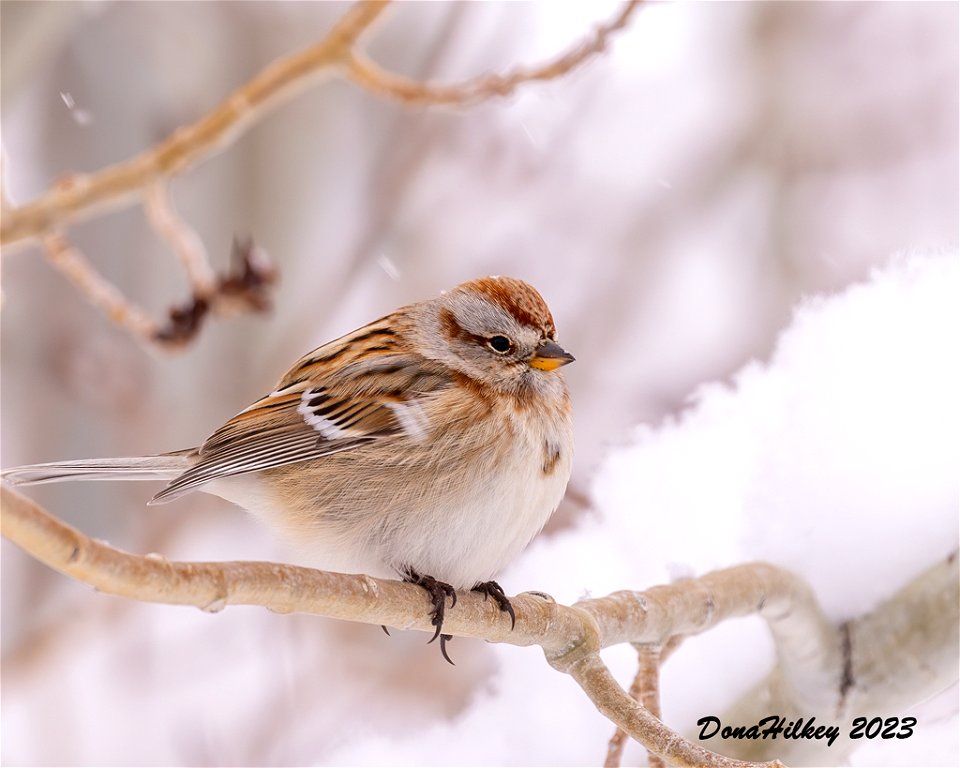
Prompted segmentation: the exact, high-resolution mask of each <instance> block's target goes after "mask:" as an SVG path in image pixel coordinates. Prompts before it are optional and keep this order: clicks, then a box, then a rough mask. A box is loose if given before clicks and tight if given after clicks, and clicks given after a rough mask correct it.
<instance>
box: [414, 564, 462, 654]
mask: <svg viewBox="0 0 960 768" xmlns="http://www.w3.org/2000/svg"><path fill="white" fill-rule="evenodd" d="M403 580H404V581H406V582H409V583H410V584H416V585H417V586H418V587H422V588H423V589H425V590H426V592H427V594H428V595H429V596H430V602H431V605H432V607H431V609H430V623H431V624H432V625H433V626H434V627H436V631H435V632H434V633H433V637H431V638H430V640H429V641H427V645H429V644H430V643H432V642H433V641H434V640H436V639H437V638H438V637H439V638H440V653H441V654H442V655H443V658H444V659H446V660H447V661H448V662H449V663H450V664H453V661H451V659H450V656H448V655H447V641H448V640H452V639H453V635H447V634H443V633H442V629H443V619H444V615H445V613H446V601H447V598H448V597H449V598H450V607H451V608H453V606H455V605H456V604H457V591H456V590H455V589H454V588H453V587H451V586H450V585H449V584H447V583H446V582H443V581H438V580H437V579H435V578H433V576H424V575H422V574H419V573H417V572H416V571H415V570H413V569H412V568H407V569H406V570H405V571H404V573H403Z"/></svg>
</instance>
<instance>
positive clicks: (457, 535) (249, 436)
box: [3, 277, 574, 660]
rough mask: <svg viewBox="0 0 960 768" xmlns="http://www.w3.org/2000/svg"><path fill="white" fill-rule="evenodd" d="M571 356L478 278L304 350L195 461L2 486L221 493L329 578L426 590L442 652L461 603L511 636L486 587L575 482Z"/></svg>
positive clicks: (73, 470) (52, 475)
mask: <svg viewBox="0 0 960 768" xmlns="http://www.w3.org/2000/svg"><path fill="white" fill-rule="evenodd" d="M573 359H574V358H573V356H572V355H570V354H568V353H567V352H565V351H564V350H563V349H562V348H561V347H560V346H559V345H558V344H557V342H556V330H555V328H554V324H553V318H552V317H551V315H550V310H549V309H548V308H547V305H546V303H545V302H544V300H543V298H542V297H541V296H540V294H539V293H538V292H537V291H536V290H535V289H534V288H533V287H532V286H530V285H528V284H527V283H525V282H523V281H521V280H516V279H514V278H509V277H486V278H481V279H478V280H472V281H470V282H467V283H464V284H462V285H460V286H457V287H456V288H454V289H453V290H451V291H449V292H446V293H443V294H442V295H440V296H439V297H437V298H435V299H431V300H429V301H421V302H418V303H416V304H410V305H409V306H406V307H402V308H401V309H398V310H397V311H395V312H393V313H392V314H390V315H387V316H386V317H383V318H381V319H379V320H376V321H374V322H372V323H370V324H368V325H365V326H364V327H362V328H360V329H358V330H356V331H354V332H353V333H349V334H347V335H346V336H343V337H341V338H339V339H337V340H336V341H331V342H330V343H329V344H325V345H324V346H322V347H320V348H319V349H316V350H314V351H313V352H310V353H309V354H308V355H306V356H304V357H302V358H301V359H300V360H298V361H297V362H296V363H295V364H294V366H293V367H292V368H291V369H290V371H289V372H288V373H287V374H286V375H285V376H284V377H283V378H282V379H281V380H280V383H279V384H277V386H276V388H275V389H274V391H273V392H271V393H270V394H268V395H267V396H266V397H263V398H261V399H260V400H258V401H257V402H255V403H254V404H253V405H251V406H250V407H249V408H247V409H246V410H244V411H242V412H240V413H239V414H238V415H236V416H235V417H233V418H232V419H231V420H230V421H228V422H227V423H226V424H224V425H223V426H222V427H220V429H218V430H217V431H216V432H214V433H213V434H212V435H211V436H210V437H208V438H207V440H206V441H205V442H204V443H203V444H202V445H200V447H199V448H190V449H188V450H184V451H177V452H175V453H168V454H163V455H160V456H146V457H137V458H120V459H94V460H85V461H69V462H62V463H53V464H37V465H32V466H26V467H17V468H14V469H10V470H7V471H5V472H4V473H3V477H4V479H5V480H7V481H9V482H11V483H13V484H28V483H46V482H53V481H57V480H69V479H76V480H105V479H119V480H155V479H158V478H159V479H168V480H170V482H169V484H168V485H167V486H166V487H165V488H164V489H163V490H162V491H160V492H159V493H158V494H157V495H156V496H154V498H153V500H152V501H151V502H150V503H151V504H156V503H162V502H166V501H171V500H173V499H175V498H178V497H179V496H182V495H183V494H185V493H188V492H190V491H194V490H202V491H205V492H207V493H213V494H216V495H217V496H221V497H223V498H225V499H228V500H229V501H232V502H234V503H236V504H238V505H240V506H241V507H244V508H245V509H248V510H250V511H251V512H252V513H254V514H255V515H256V516H258V517H261V518H263V519H264V520H265V521H266V522H267V523H269V524H271V525H273V526H275V527H278V528H279V529H280V530H281V532H282V533H283V534H285V536H286V538H288V539H289V540H290V541H291V542H292V543H293V544H294V545H295V546H296V547H297V548H298V549H301V550H303V551H304V552H306V553H308V554H309V555H310V556H311V560H313V561H316V562H317V563H318V564H322V565H323V566H324V567H327V568H331V569H334V570H341V571H347V572H366V573H372V574H375V575H388V574H398V575H400V576H401V577H402V578H403V579H404V580H406V581H410V582H413V583H416V584H419V585H420V586H422V587H423V588H424V589H426V591H427V592H428V593H429V595H430V598H431V601H432V606H433V607H432V611H431V617H432V621H433V624H434V626H435V627H436V631H435V633H434V636H433V638H432V639H431V642H432V641H433V640H435V639H436V638H437V637H438V636H440V637H441V648H442V649H443V646H444V642H445V641H446V640H447V639H449V636H447V635H443V634H442V632H441V630H442V627H443V617H444V604H445V598H446V597H450V599H451V605H453V604H455V602H456V593H455V591H454V590H455V589H475V590H478V591H481V592H483V593H484V595H485V596H486V595H490V596H492V597H493V598H494V599H495V600H496V601H497V603H498V604H499V606H500V609H501V610H503V611H505V612H507V613H508V614H509V615H510V618H511V621H515V616H514V612H513V608H512V606H511V605H510V601H509V600H508V599H507V597H506V596H505V594H504V592H503V590H502V589H501V588H500V586H499V585H498V584H497V583H496V582H495V581H492V579H493V577H494V575H495V574H496V573H498V572H499V571H500V570H501V569H502V568H503V567H504V566H505V565H507V563H509V562H510V561H511V560H512V559H513V558H514V557H515V556H516V555H517V554H518V553H519V552H520V551H521V550H522V549H523V548H524V547H525V546H526V545H527V543H528V542H529V541H530V540H531V539H532V538H533V537H534V536H535V535H536V534H537V533H538V532H539V531H540V529H541V528H543V525H544V523H546V521H547V519H548V518H549V517H550V515H551V514H552V513H553V511H554V510H555V509H556V508H557V505H558V504H559V503H560V500H561V498H562V497H563V494H564V490H565V488H566V485H567V481H568V479H569V478H570V467H571V459H572V457H573V431H572V423H571V407H570V396H569V394H568V393H567V387H566V384H565V382H564V380H563V376H562V375H561V374H560V372H559V371H558V370H557V369H559V368H560V367H561V366H563V365H566V364H567V363H569V362H571V361H572V360H573ZM443 652H444V656H445V657H446V651H445V649H443ZM448 660H449V659H448Z"/></svg>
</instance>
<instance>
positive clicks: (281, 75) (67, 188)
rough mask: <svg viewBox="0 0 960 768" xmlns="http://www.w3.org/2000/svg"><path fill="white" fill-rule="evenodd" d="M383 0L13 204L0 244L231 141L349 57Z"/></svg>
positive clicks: (117, 200) (177, 169)
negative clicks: (88, 170)
mask: <svg viewBox="0 0 960 768" xmlns="http://www.w3.org/2000/svg"><path fill="white" fill-rule="evenodd" d="M385 7H386V2H382V1H381V0H364V2H359V3H357V4H355V5H354V6H352V7H351V8H350V10H349V11H347V13H346V14H344V16H343V18H341V19H340V21H339V22H338V23H337V24H336V26H334V28H333V29H332V30H331V31H330V33H329V34H328V35H327V36H326V37H325V38H323V40H321V41H320V42H319V43H316V44H315V45H313V46H311V47H309V48H307V49H305V50H303V51H300V52H298V53H294V54H292V55H290V56H286V57H284V58H281V59H278V60H276V61H274V62H272V63H271V64H269V65H268V66H267V67H266V68H265V69H264V70H263V71H261V72H260V73H259V74H258V75H257V76H256V77H254V78H253V79H252V80H250V81H249V82H248V83H246V84H245V85H243V86H241V87H240V88H238V89H237V90H236V91H234V92H233V93H232V94H230V95H229V96H228V97H227V98H226V99H225V100H224V101H222V102H221V103H220V104H219V105H218V106H216V107H214V109H213V110H212V111H211V112H209V113H208V114H206V115H204V116H203V117H201V118H200V119H199V120H198V121H197V122H195V123H193V124H192V125H189V126H184V127H181V128H178V129H177V130H176V131H174V132H173V133H172V134H171V135H170V136H168V137H167V138H166V139H164V140H163V141H161V142H160V143H159V144H157V145H156V146H154V147H151V148H150V149H147V150H146V151H144V152H141V153H140V154H139V155H137V156H135V157H133V158H131V159H130V160H127V161H125V162H122V163H117V164H115V165H111V166H109V167H107V168H104V169H103V170H102V171H98V172H97V173H94V174H91V175H87V174H76V175H71V176H65V177H63V178H62V179H61V180H60V181H59V182H57V184H56V185H54V187H53V188H52V189H50V190H48V191H47V192H45V193H44V194H42V195H41V196H40V197H38V198H37V199H36V200H33V201H31V202H29V203H25V204H24V205H21V206H18V207H15V208H11V209H10V210H9V211H7V213H6V215H5V216H4V217H3V222H2V224H0V245H10V244H12V243H16V242H19V241H23V240H29V239H35V238H37V237H39V236H41V235H42V234H44V233H46V232H49V231H50V230H51V229H54V228H57V227H62V226H63V225H65V224H66V223H67V222H69V221H75V220H77V219H80V218H83V217H85V216H89V215H91V214H93V213H95V212H98V211H104V210H109V209H115V208H118V207H121V206H123V205H127V204H130V203H131V202H133V201H134V200H135V199H137V198H138V197H139V196H141V195H142V194H143V193H144V192H145V190H146V189H147V188H148V187H149V186H150V185H152V184H154V183H155V182H157V181H158V180H160V179H162V178H165V177H170V176H174V175H176V174H178V173H182V172H183V171H185V170H186V169H187V168H189V167H191V166H192V165H195V164H196V163H198V162H199V161H200V160H202V159H206V158H207V157H210V156H211V155H213V154H215V153H216V152H219V151H220V150H222V149H224V148H225V147H227V146H229V145H230V144H231V143H232V142H233V141H234V140H235V139H236V138H237V137H238V136H239V135H240V134H241V133H243V132H244V131H245V130H246V129H247V128H249V127H250V126H251V125H253V124H254V123H255V122H256V121H257V120H259V119H260V118H261V117H263V116H264V115H265V114H266V113H267V112H269V111H270V110H272V109H273V108H275V107H276V106H277V105H278V104H280V103H281V102H283V101H284V100H286V99H288V98H290V97H291V96H293V95H295V94H296V93H298V92H299V91H300V90H301V89H303V88H306V87H307V86H309V85H311V84H312V83H313V82H314V81H315V80H316V79H317V78H318V77H320V76H322V75H324V74H326V73H327V71H328V70H329V69H330V68H331V67H332V66H333V65H334V64H336V63H337V62H339V61H341V60H343V58H344V56H345V55H346V52H347V51H348V50H349V48H350V46H352V45H353V44H354V43H355V42H356V40H357V39H358V38H359V37H360V35H361V34H362V33H363V32H364V31H365V30H366V29H367V28H368V27H369V26H370V25H371V24H372V23H373V21H374V20H375V19H376V18H377V17H378V16H379V15H380V14H381V13H382V12H383V10H384V8H385Z"/></svg>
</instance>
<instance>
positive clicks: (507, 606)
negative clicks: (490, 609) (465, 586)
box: [470, 581, 517, 629]
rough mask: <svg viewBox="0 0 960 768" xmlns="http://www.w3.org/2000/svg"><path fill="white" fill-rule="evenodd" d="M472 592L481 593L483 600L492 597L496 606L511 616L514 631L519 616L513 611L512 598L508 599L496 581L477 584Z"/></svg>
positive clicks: (511, 625) (511, 626)
mask: <svg viewBox="0 0 960 768" xmlns="http://www.w3.org/2000/svg"><path fill="white" fill-rule="evenodd" d="M470 591H471V592H479V593H480V594H481V595H483V599H484V600H486V599H487V598H488V597H492V598H493V599H494V601H495V602H496V604H497V605H498V606H500V610H501V611H503V612H504V613H506V614H509V616H510V629H513V628H514V627H515V626H517V614H516V613H514V611H513V605H511V603H510V598H509V597H507V596H506V595H505V594H504V592H503V587H501V586H500V585H499V584H497V582H495V581H485V582H483V583H482V584H477V585H476V586H475V587H474V588H473V589H472V590H470Z"/></svg>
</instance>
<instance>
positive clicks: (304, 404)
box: [154, 334, 451, 501]
mask: <svg viewBox="0 0 960 768" xmlns="http://www.w3.org/2000/svg"><path fill="white" fill-rule="evenodd" d="M353 335H355V334H351V336H350V337H344V339H343V340H341V341H342V342H344V343H345V344H346V342H348V341H351V340H352V339H351V337H352V336H353ZM334 344H336V342H334ZM331 346H333V345H332V344H331V345H327V346H326V347H321V348H320V349H319V350H317V351H316V352H314V353H312V354H311V355H308V356H307V357H305V358H303V359H302V360H301V361H300V362H299V363H298V364H297V366H296V367H295V368H294V369H293V370H292V371H291V372H290V373H288V374H287V376H285V377H284V379H283V380H282V381H281V382H280V385H279V387H278V389H277V390H275V391H274V392H271V393H270V394H269V395H267V396H266V397H264V398H262V399H261V400H259V401H257V402H256V403H254V404H253V405H251V406H250V407H249V408H247V409H246V410H244V411H242V412H241V413H239V414H237V415H236V416H235V417H233V418H232V419H231V420H230V421H228V422H227V423H226V424H224V425H223V426H222V427H220V429H218V430H217V431H216V432H214V433H213V434H212V435H211V436H210V437H209V438H208V439H207V440H206V442H204V443H203V445H201V446H200V448H199V451H198V459H199V460H198V461H197V463H196V464H195V465H194V466H192V467H191V468H190V469H189V470H187V471H186V472H184V473H183V475H181V476H180V477H178V478H177V479H176V480H174V481H173V482H171V483H170V484H169V485H168V486H167V487H166V488H165V489H164V490H163V491H161V492H160V493H159V494H157V496H156V497H155V498H154V501H164V500H169V499H171V498H174V497H175V496H179V495H180V494H182V493H185V492H187V491H189V490H192V489H193V488H196V487H197V486H199V485H202V484H204V483H206V482H209V481H210V480H214V479H217V478H221V477H228V476H232V475H239V474H245V473H248V472H257V471H260V470H264V469H269V468H271V467H279V466H284V465H286V464H295V463H298V462H302V461H311V460H314V459H318V458H321V457H323V456H327V455H329V454H332V453H338V452H340V451H346V450H350V449H353V448H356V447H358V446H361V445H365V444H367V443H370V442H372V441H374V440H378V439H383V438H386V437H391V436H395V435H405V436H406V437H408V438H409V439H412V440H415V441H421V440H424V439H426V437H427V435H428V434H429V431H430V425H429V422H428V419H427V417H426V415H425V414H424V411H423V407H422V406H423V402H424V401H425V400H426V399H427V398H430V397H433V396H435V395H437V394H438V393H439V392H441V391H442V390H444V389H446V388H447V387H448V386H449V385H450V383H451V382H450V378H449V377H448V376H447V375H446V374H445V373H444V372H443V371H442V369H440V368H439V366H435V365H434V364H432V363H431V362H429V361H427V360H424V359H423V358H420V357H419V356H414V355H401V354H396V353H392V350H390V349H386V350H384V349H378V350H377V354H373V355H370V354H368V355H367V356H366V357H359V356H356V357H354V352H353V350H354V349H356V347H355V346H351V347H350V348H349V350H347V349H343V347H341V349H342V350H343V356H346V355H348V354H349V355H350V356H351V357H354V359H353V360H351V361H350V362H347V363H346V364H345V365H343V364H342V363H343V362H344V361H343V360H342V359H339V356H338V355H337V354H335V350H334V351H331V350H330V349H329V347H331ZM391 346H392V345H391ZM369 351H370V350H369V349H368V352H369ZM298 371H300V372H302V373H304V374H305V375H303V376H300V375H298ZM322 371H326V372H327V375H321V372H322Z"/></svg>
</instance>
